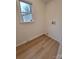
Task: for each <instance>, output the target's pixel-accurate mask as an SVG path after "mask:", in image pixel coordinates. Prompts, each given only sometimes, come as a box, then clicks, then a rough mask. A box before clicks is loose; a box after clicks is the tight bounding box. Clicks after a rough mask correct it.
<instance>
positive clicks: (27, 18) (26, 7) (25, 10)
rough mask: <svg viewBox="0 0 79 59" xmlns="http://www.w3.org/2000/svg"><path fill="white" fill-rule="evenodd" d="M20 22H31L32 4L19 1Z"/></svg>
mask: <svg viewBox="0 0 79 59" xmlns="http://www.w3.org/2000/svg"><path fill="white" fill-rule="evenodd" d="M20 9H21V16H22V22H31V21H32V4H30V3H27V2H23V1H20Z"/></svg>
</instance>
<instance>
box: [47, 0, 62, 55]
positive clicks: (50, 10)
mask: <svg viewBox="0 0 79 59" xmlns="http://www.w3.org/2000/svg"><path fill="white" fill-rule="evenodd" d="M61 4H62V0H51V1H50V2H48V3H47V4H46V12H47V13H46V20H47V22H46V23H47V32H48V35H49V36H50V37H52V38H55V39H56V40H57V41H58V42H59V43H60V48H59V52H58V54H59V55H60V56H61V54H62V47H61V45H62V5H61ZM52 20H53V21H55V22H56V24H52Z"/></svg>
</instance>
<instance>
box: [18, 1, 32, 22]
mask: <svg viewBox="0 0 79 59" xmlns="http://www.w3.org/2000/svg"><path fill="white" fill-rule="evenodd" d="M20 1H22V2H24V3H27V4H30V5H31V6H32V3H30V2H28V1H23V0H19V7H20V8H19V9H20V22H21V23H31V22H32V21H33V20H32V19H33V15H32V19H31V21H29V22H24V20H23V16H22V14H21V13H22V12H21V6H20ZM31 9H32V7H31ZM31 13H32V10H31Z"/></svg>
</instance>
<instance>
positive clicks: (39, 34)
mask: <svg viewBox="0 0 79 59" xmlns="http://www.w3.org/2000/svg"><path fill="white" fill-rule="evenodd" d="M43 34H45V33H41V34H38V35H35V36H34V37H32V38H31V39H29V40H28V41H31V40H33V39H35V38H36V37H39V36H41V35H43ZM28 41H27V40H25V41H23V42H21V43H19V44H17V45H16V47H18V46H20V45H22V44H24V43H26V42H28Z"/></svg>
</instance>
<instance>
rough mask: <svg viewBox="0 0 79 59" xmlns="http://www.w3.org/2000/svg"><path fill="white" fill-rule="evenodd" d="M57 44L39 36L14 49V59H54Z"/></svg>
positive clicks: (48, 38) (46, 37)
mask: <svg viewBox="0 0 79 59" xmlns="http://www.w3.org/2000/svg"><path fill="white" fill-rule="evenodd" d="M58 47H59V43H58V42H57V41H55V40H54V39H52V38H50V37H48V36H46V35H41V36H39V37H37V38H36V39H34V40H32V41H30V42H28V43H25V44H23V45H21V46H19V47H17V48H16V59H56V56H57V51H58Z"/></svg>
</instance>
